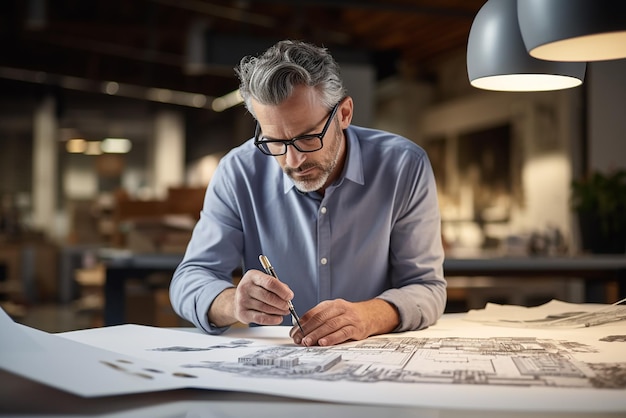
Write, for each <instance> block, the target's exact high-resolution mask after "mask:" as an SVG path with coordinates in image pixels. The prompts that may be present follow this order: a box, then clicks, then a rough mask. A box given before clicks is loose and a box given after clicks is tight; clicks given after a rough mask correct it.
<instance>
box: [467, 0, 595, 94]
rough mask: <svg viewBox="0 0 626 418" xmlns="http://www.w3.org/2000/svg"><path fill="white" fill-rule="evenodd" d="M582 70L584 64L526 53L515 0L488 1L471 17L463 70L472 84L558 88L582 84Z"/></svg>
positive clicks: (505, 88) (511, 88)
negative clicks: (545, 58) (534, 56)
mask: <svg viewBox="0 0 626 418" xmlns="http://www.w3.org/2000/svg"><path fill="white" fill-rule="evenodd" d="M523 1H527V0H522V2H523ZM585 69H586V64H585V63H578V62H576V63H573V62H553V61H543V60H539V59H536V58H533V57H531V56H530V55H528V52H527V51H526V48H525V46H524V41H523V40H522V35H521V33H520V29H519V24H518V21H517V2H516V0H489V1H488V2H487V3H485V4H484V5H483V7H482V8H481V9H480V10H479V11H478V13H477V14H476V17H475V18H474V22H473V23H472V27H471V29H470V34H469V39H468V43H467V73H468V76H469V79H470V83H471V84H472V86H474V87H477V88H481V89H486V90H498V91H547V90H560V89H566V88H571V87H576V86H578V85H580V84H582V82H583V79H584V77H585Z"/></svg>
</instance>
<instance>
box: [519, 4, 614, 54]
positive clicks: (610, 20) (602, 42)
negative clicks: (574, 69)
mask: <svg viewBox="0 0 626 418" xmlns="http://www.w3.org/2000/svg"><path fill="white" fill-rule="evenodd" d="M517 12H518V17H519V25H520V30H521V33H522V38H523V40H524V44H525V45H526V50H527V51H528V52H529V53H530V55H532V56H533V57H536V58H540V59H544V60H554V61H600V60H612V59H619V58H626V1H624V0H521V1H518V2H517Z"/></svg>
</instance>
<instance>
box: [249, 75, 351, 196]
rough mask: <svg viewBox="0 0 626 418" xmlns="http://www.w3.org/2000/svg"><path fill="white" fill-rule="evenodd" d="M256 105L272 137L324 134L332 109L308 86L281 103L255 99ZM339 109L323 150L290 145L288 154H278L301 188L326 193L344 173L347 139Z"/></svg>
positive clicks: (266, 135) (264, 127)
mask: <svg viewBox="0 0 626 418" xmlns="http://www.w3.org/2000/svg"><path fill="white" fill-rule="evenodd" d="M252 105H253V107H254V112H255V114H256V116H257V120H258V122H259V124H260V126H261V130H262V134H263V136H264V137H266V138H271V139H291V138H294V137H297V136H301V135H305V134H317V133H320V132H321V131H322V130H323V128H324V125H325V124H326V122H327V121H328V120H329V116H330V111H329V109H328V108H327V107H326V106H324V105H323V104H322V103H321V102H320V101H319V98H318V96H317V93H316V92H315V90H314V89H312V88H308V87H298V88H296V90H295V91H294V94H293V95H292V96H291V97H290V98H289V99H287V100H286V101H285V102H283V103H281V104H280V105H278V106H267V105H262V104H260V103H258V102H254V101H253V104H252ZM340 107H341V104H340ZM339 111H340V109H338V112H337V114H336V115H335V116H334V117H333V118H332V119H331V120H330V122H329V126H328V129H327V131H326V134H325V135H324V137H323V147H322V149H320V150H318V151H313V152H300V151H298V150H297V149H295V147H293V146H292V145H290V146H288V147H287V153H286V154H284V155H279V156H276V157H274V158H276V161H277V162H278V164H280V166H281V168H282V169H283V171H284V172H285V174H287V175H288V176H289V177H290V178H291V179H292V180H293V182H294V183H295V185H296V188H298V190H300V191H303V192H312V191H321V192H323V191H324V189H325V188H326V187H327V186H328V185H329V184H330V183H332V182H333V181H334V180H335V179H336V178H337V176H338V175H339V173H340V172H341V169H342V167H343V160H344V155H345V141H344V136H343V130H342V129H343V128H342V126H341V123H340V118H341V114H340V113H339ZM268 158H271V157H268Z"/></svg>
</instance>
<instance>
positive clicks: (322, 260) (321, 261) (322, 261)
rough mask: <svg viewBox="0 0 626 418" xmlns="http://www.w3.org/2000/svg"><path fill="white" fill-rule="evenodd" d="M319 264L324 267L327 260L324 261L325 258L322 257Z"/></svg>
mask: <svg viewBox="0 0 626 418" xmlns="http://www.w3.org/2000/svg"><path fill="white" fill-rule="evenodd" d="M320 263H322V264H324V265H326V263H328V260H327V259H326V257H324V258H322V259H321V260H320Z"/></svg>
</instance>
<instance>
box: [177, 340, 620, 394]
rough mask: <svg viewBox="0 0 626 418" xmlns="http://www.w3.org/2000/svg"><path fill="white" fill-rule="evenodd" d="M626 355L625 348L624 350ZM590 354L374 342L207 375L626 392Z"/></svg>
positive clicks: (526, 346) (283, 350) (280, 356)
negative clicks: (588, 357) (582, 358)
mask: <svg viewBox="0 0 626 418" xmlns="http://www.w3.org/2000/svg"><path fill="white" fill-rule="evenodd" d="M625 349H626V347H625ZM596 352H597V350H596V349H594V348H593V347H591V346H588V345H585V344H580V343H577V342H571V341H557V340H552V339H537V338H534V337H494V338H456V337H447V338H414V337H409V338H371V339H369V340H367V341H365V342H360V343H355V344H350V345H347V346H341V347H328V348H320V347H310V348H295V347H270V348H263V349H260V350H257V351H255V352H253V353H249V354H246V355H243V356H241V357H239V359H238V362H216V361H204V362H201V363H196V364H187V365H183V366H182V367H185V368H209V369H213V370H218V371H224V372H229V373H236V374H240V375H245V376H249V377H269V376H271V377H282V378H290V379H318V380H325V381H337V380H349V381H355V382H383V381H387V382H402V383H448V384H471V385H476V384H480V385H509V386H551V387H568V388H575V387H600V388H615V389H626V362H625V363H594V364H587V363H584V362H581V361H578V360H576V359H575V357H574V356H573V354H574V353H596Z"/></svg>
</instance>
